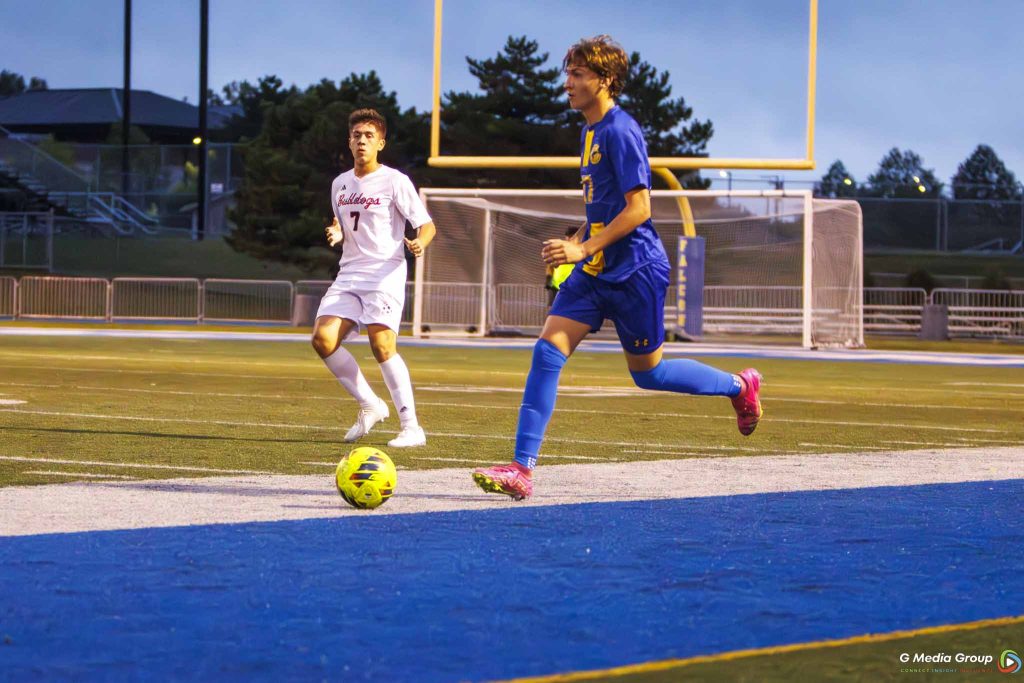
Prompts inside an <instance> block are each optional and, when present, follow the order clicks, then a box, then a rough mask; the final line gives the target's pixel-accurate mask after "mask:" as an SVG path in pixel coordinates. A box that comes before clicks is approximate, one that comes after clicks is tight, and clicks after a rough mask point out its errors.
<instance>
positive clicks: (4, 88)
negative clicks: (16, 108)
mask: <svg viewBox="0 0 1024 683" xmlns="http://www.w3.org/2000/svg"><path fill="white" fill-rule="evenodd" d="M23 92H25V78H24V77H23V76H21V74H16V73H14V72H13V71H8V70H7V69H4V70H3V71H0V97H7V96H8V95H17V94H19V93H23Z"/></svg>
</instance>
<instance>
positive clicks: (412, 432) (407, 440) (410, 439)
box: [388, 425, 427, 448]
mask: <svg viewBox="0 0 1024 683" xmlns="http://www.w3.org/2000/svg"><path fill="white" fill-rule="evenodd" d="M426 445H427V435H426V434H425V433H424V432H423V427H420V426H418V425H417V426H415V427H406V428H405V429H403V430H402V431H400V432H398V436H396V437H395V438H393V439H391V441H388V446H389V447H390V448H416V447H417V446H426Z"/></svg>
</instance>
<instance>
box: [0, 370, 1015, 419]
mask: <svg viewBox="0 0 1024 683" xmlns="http://www.w3.org/2000/svg"><path fill="white" fill-rule="evenodd" d="M181 374H188V373H181ZM250 377H252V378H254V379H255V378H262V379H265V378H267V376H266V375H252V376H250ZM274 379H292V380H295V379H297V378H274ZM309 379H311V380H316V381H318V380H322V379H325V378H309ZM302 381H309V380H308V379H304V380H302ZM325 381H330V382H331V383H332V384H333V383H334V380H333V378H326V379H325ZM372 383H376V384H380V383H381V382H379V381H374V382H372ZM0 386H8V387H21V388H37V389H77V390H84V391H122V392H126V393H142V394H166V395H169V396H211V397H218V398H249V399H276V400H287V401H295V400H306V401H322V400H328V401H329V400H335V399H341V400H344V398H345V396H344V395H343V394H342V393H340V392H336V393H334V394H331V395H328V394H308V393H306V394H259V393H252V392H248V393H246V392H220V391H183V390H175V389H141V388H135V387H111V386H94V385H83V384H71V385H67V384H36V383H31V382H0ZM415 388H416V389H417V390H418V391H430V392H439V393H491V392H493V393H515V394H521V393H522V388H521V387H493V386H476V387H473V388H472V389H469V388H467V389H466V390H465V391H463V390H462V389H460V388H457V387H453V386H451V385H430V384H423V383H417V384H416V385H415ZM561 390H562V391H561V396H560V397H562V398H585V397H587V396H588V395H587V394H581V393H577V392H579V391H593V394H592V395H593V397H595V398H608V397H613V396H614V397H628V396H634V395H635V396H637V397H645V398H655V397H661V398H672V395H671V394H669V393H664V392H651V391H646V390H643V389H635V388H631V387H616V386H576V385H563V386H562V387H561ZM947 393H948V392H947ZM992 396H998V397H1006V396H1007V395H1003V394H993V395H992ZM1021 396H1024V394H1021ZM768 400H770V401H772V402H773V403H774V402H783V403H809V404H816V405H846V406H868V407H878V408H912V409H918V410H981V411H993V412H1021V411H1020V409H1018V408H1006V407H1001V406H965V405H938V404H934V403H928V404H925V403H891V402H875V401H836V400H827V399H812V398H793V397H787V396H771V397H770V398H769V399H768ZM417 403H418V405H423V406H446V405H450V406H452V407H456V408H462V407H471V408H487V409H494V410H509V409H514V410H518V406H507V405H482V404H459V403H431V402H428V401H417ZM560 410H562V411H564V412H575V413H604V412H606V411H601V410H585V409H567V408H562V409H560ZM653 414H655V415H658V416H662V417H670V416H675V415H676V414H675V413H653Z"/></svg>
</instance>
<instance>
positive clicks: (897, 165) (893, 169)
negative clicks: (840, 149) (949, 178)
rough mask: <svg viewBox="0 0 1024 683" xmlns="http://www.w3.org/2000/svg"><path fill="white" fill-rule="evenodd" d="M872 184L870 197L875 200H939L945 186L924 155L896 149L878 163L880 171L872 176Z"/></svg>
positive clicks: (869, 180)
mask: <svg viewBox="0 0 1024 683" xmlns="http://www.w3.org/2000/svg"><path fill="white" fill-rule="evenodd" d="M868 182H869V183H870V184H871V187H870V189H869V190H868V192H867V194H869V195H871V196H875V197H887V198H891V197H905V198H906V197H916V198H923V197H938V196H940V195H941V193H942V183H940V182H939V180H938V178H936V177H935V172H934V171H933V170H932V169H930V168H925V167H924V162H923V161H922V160H921V157H920V155H918V154H917V153H915V152H912V151H910V150H909V149H908V150H906V151H901V150H900V149H898V148H896V147H893V148H892V149H890V150H889V151H888V153H886V155H885V156H884V157H882V160H881V161H880V162H879V164H878V170H877V171H875V172H874V173H873V174H872V175H870V176H868ZM922 188H923V189H922Z"/></svg>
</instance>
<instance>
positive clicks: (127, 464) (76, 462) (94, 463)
mask: <svg viewBox="0 0 1024 683" xmlns="http://www.w3.org/2000/svg"><path fill="white" fill-rule="evenodd" d="M0 460H9V461H11V462H48V463H51V464H55V465H86V466H93V467H128V468H133V469H139V470H172V471H175V472H210V473H213V474H274V473H273V472H263V471H260V470H224V469H215V468H212V467H186V466H184V465H157V464H153V465H146V464H143V463H138V462H104V461H102V460H64V459H60V458H27V457H22V456H18V455H0Z"/></svg>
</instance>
